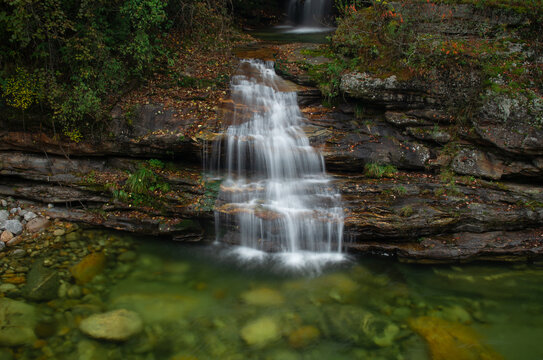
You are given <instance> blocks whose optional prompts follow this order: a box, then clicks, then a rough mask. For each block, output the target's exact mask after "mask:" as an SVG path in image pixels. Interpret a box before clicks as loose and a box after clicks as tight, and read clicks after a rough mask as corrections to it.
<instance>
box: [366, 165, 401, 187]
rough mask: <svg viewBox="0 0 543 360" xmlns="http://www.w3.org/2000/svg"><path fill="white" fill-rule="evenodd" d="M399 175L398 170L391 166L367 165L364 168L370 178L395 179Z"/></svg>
mask: <svg viewBox="0 0 543 360" xmlns="http://www.w3.org/2000/svg"><path fill="white" fill-rule="evenodd" d="M397 173H398V169H396V167H394V166H393V165H390V164H385V165H383V164H378V163H367V164H366V165H365V166H364V175H365V176H367V177H370V178H376V179H379V178H382V177H394V176H395V175H396V174H397ZM404 190H405V189H404Z"/></svg>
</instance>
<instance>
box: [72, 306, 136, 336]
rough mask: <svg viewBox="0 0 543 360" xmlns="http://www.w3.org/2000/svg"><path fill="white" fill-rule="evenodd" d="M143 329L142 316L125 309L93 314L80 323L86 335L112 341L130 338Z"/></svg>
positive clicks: (80, 327)
mask: <svg viewBox="0 0 543 360" xmlns="http://www.w3.org/2000/svg"><path fill="white" fill-rule="evenodd" d="M142 329H143V322H142V321H141V318H140V316H139V315H138V314H137V313H135V312H133V311H129V310H125V309H120V310H114V311H109V312H107V313H103V314H96V315H91V316H89V317H88V318H86V319H84V320H83V321H81V323H80V324H79V330H81V331H82V332H83V333H85V334H86V335H88V336H90V337H93V338H95V339H103V340H110V341H125V340H128V339H129V338H130V337H132V336H134V335H136V334H138V333H139V332H140V331H141V330H142Z"/></svg>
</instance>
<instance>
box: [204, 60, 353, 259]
mask: <svg viewBox="0 0 543 360" xmlns="http://www.w3.org/2000/svg"><path fill="white" fill-rule="evenodd" d="M283 82H284V81H283V80H282V79H281V78H280V77H279V76H277V75H276V74H275V71H274V68H273V62H264V61H260V60H242V61H241V63H240V68H239V71H238V73H237V74H236V75H235V76H233V77H232V81H231V94H232V96H231V99H232V100H231V103H230V107H231V109H230V116H229V117H228V118H227V122H228V127H227V129H226V131H225V133H224V134H223V136H222V140H221V141H220V142H217V143H216V144H215V146H214V154H213V163H214V164H215V168H216V170H217V171H219V172H220V173H221V172H222V174H223V176H224V180H223V182H222V184H221V186H220V191H219V195H218V200H217V203H216V210H215V218H216V222H217V227H218V237H219V240H223V241H227V242H228V241H229V239H230V238H231V237H237V239H236V240H239V241H233V242H240V243H241V245H243V246H244V247H246V248H251V249H256V250H262V251H279V252H283V253H290V254H295V253H301V252H311V253H336V254H337V253H340V252H341V247H342V237H343V209H342V204H341V196H340V194H339V193H338V191H337V190H336V189H335V188H334V186H333V184H332V182H331V178H330V177H328V176H327V175H326V173H325V169H324V161H323V157H322V156H321V155H320V154H319V153H318V152H317V151H316V150H315V149H314V148H312V147H311V146H310V144H309V140H308V138H307V136H306V135H305V133H304V131H303V129H302V125H303V117H302V114H301V111H300V108H299V106H298V103H297V94H296V92H293V91H290V92H288V91H280V90H281V87H282V83H283ZM224 232H226V234H224Z"/></svg>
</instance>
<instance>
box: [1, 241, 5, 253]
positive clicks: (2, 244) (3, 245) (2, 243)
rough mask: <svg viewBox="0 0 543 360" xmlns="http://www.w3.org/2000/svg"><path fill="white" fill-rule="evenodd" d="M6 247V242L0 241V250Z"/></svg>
mask: <svg viewBox="0 0 543 360" xmlns="http://www.w3.org/2000/svg"><path fill="white" fill-rule="evenodd" d="M5 248H6V243H5V242H3V241H0V251H3V250H4V249H5Z"/></svg>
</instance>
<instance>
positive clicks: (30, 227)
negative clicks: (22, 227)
mask: <svg viewBox="0 0 543 360" xmlns="http://www.w3.org/2000/svg"><path fill="white" fill-rule="evenodd" d="M49 224H50V222H49V220H47V219H46V218H43V217H38V218H35V219H32V220H30V221H29V222H28V224H26V231H28V232H29V233H36V232H38V231H42V230H43V229H45V228H46V227H48V226H49Z"/></svg>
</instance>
